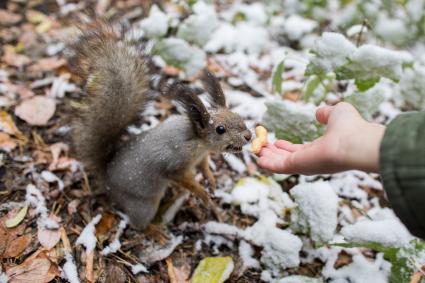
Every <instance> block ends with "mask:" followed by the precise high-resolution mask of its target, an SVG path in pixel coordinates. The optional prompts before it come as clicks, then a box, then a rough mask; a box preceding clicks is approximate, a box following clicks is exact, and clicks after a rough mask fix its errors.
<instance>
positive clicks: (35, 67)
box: [28, 57, 66, 72]
mask: <svg viewBox="0 0 425 283" xmlns="http://www.w3.org/2000/svg"><path fill="white" fill-rule="evenodd" d="M65 64H66V60H65V59H63V58H61V59H59V58H57V57H50V58H42V59H40V60H38V61H37V62H36V63H35V64H32V65H31V66H29V67H28V71H30V72H48V71H53V70H56V69H57V68H59V67H62V66H64V65H65Z"/></svg>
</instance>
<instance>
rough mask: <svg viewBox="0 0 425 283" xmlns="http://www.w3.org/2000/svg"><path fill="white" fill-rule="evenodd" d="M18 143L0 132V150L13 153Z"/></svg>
mask: <svg viewBox="0 0 425 283" xmlns="http://www.w3.org/2000/svg"><path fill="white" fill-rule="evenodd" d="M17 145H18V143H17V142H16V141H15V140H14V139H12V138H11V137H10V136H9V135H8V134H6V133H1V132H0V149H1V150H4V151H6V152H11V151H12V150H14V149H15V148H16V146H17Z"/></svg>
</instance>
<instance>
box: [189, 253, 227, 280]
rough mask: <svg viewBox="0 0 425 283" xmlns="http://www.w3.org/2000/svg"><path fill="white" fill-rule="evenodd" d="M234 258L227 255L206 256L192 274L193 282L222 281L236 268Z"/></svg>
mask: <svg viewBox="0 0 425 283" xmlns="http://www.w3.org/2000/svg"><path fill="white" fill-rule="evenodd" d="M234 266H235V265H234V263H233V259H232V258H231V257H229V256H227V257H206V258H204V259H203V260H201V262H200V263H199V264H198V266H197V267H196V269H195V272H194V274H193V276H192V280H191V282H192V283H222V282H224V281H226V280H227V279H228V278H229V276H230V274H231V273H232V271H233V268H234Z"/></svg>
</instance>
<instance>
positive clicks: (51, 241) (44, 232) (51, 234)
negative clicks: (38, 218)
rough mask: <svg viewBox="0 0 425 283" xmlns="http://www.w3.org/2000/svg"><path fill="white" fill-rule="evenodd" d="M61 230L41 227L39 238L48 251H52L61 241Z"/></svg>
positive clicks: (38, 232) (38, 233)
mask: <svg viewBox="0 0 425 283" xmlns="http://www.w3.org/2000/svg"><path fill="white" fill-rule="evenodd" d="M60 236H61V235H60V231H59V229H55V230H50V229H46V228H44V227H39V228H38V231H37V238H38V241H39V242H40V244H41V245H42V246H43V247H44V248H45V249H47V250H50V249H52V248H53V247H54V246H56V244H57V243H58V242H59V240H60Z"/></svg>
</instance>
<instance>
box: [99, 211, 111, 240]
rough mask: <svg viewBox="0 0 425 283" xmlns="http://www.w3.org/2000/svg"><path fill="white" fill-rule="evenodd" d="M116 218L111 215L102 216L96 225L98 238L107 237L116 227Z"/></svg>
mask: <svg viewBox="0 0 425 283" xmlns="http://www.w3.org/2000/svg"><path fill="white" fill-rule="evenodd" d="M114 223H115V216H114V215H113V214H111V213H104V214H102V218H101V219H100V221H99V223H97V225H96V236H105V235H106V234H108V232H109V231H110V230H111V229H112V227H114Z"/></svg>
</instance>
